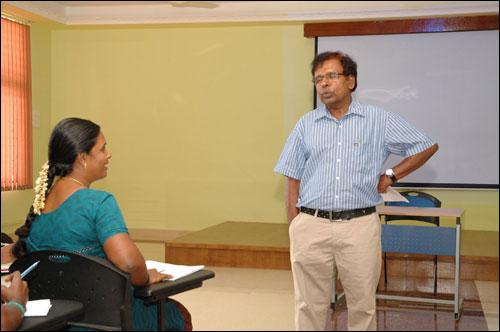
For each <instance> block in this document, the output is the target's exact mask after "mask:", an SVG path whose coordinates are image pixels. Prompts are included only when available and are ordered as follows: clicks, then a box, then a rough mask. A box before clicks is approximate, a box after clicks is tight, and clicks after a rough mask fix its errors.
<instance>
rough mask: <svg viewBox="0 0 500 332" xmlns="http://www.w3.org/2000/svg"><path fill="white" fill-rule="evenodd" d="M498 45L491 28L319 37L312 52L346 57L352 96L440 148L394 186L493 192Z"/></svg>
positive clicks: (390, 162) (395, 159)
mask: <svg viewBox="0 0 500 332" xmlns="http://www.w3.org/2000/svg"><path fill="white" fill-rule="evenodd" d="M498 47H499V45H498V30H490V31H470V32H442V33H419V34H398V35H370V36H342V37H318V39H317V50H316V52H317V53H321V52H324V51H336V50H340V51H342V52H345V53H347V54H349V55H350V56H351V57H352V58H353V59H354V61H356V62H357V64H358V88H357V90H356V91H355V93H354V98H356V99H358V100H359V101H362V102H365V103H369V104H373V105H377V106H381V107H383V108H385V109H386V110H388V111H392V112H397V113H399V114H401V115H402V116H403V117H404V118H406V119H407V120H408V121H410V122H411V123H413V124H414V125H415V126H417V128H420V129H421V130H422V131H424V132H426V133H427V134H428V135H430V136H431V137H432V138H433V139H434V140H435V141H436V142H437V143H438V144H439V147H440V149H439V151H438V152H437V153H436V154H435V155H434V156H433V157H432V158H431V159H430V160H429V161H428V163H427V164H426V165H424V166H423V167H422V168H420V169H419V170H417V171H415V172H414V173H412V174H410V175H409V176H407V177H405V178H404V179H402V181H401V184H400V186H405V187H437V188H443V187H444V188H446V187H449V188H498V173H499V168H498V152H499V143H498V142H499V135H498V128H499V123H498V113H499V105H498V99H499V97H498V96H499V93H498V88H499V86H498V85H499V84H498V82H499V72H498V69H499V68H498V63H499V51H498ZM319 103H320V101H319V100H316V104H319ZM400 160H401V157H398V156H390V157H389V159H388V160H387V162H386V165H387V167H390V166H393V165H395V164H397V163H398V162H399V161H400Z"/></svg>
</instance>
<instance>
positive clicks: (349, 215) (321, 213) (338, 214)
mask: <svg viewBox="0 0 500 332" xmlns="http://www.w3.org/2000/svg"><path fill="white" fill-rule="evenodd" d="M316 211H318V214H316ZM375 211H376V209H375V207H374V206H370V207H367V208H363V209H354V210H344V211H325V210H316V209H310V208H306V207H301V208H300V212H304V213H307V214H310V215H312V216H314V215H316V216H317V217H319V218H325V219H329V220H330V221H333V220H350V219H353V218H358V217H362V216H366V215H368V214H372V213H373V212H375Z"/></svg>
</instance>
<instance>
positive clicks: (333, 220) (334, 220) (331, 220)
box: [328, 210, 342, 222]
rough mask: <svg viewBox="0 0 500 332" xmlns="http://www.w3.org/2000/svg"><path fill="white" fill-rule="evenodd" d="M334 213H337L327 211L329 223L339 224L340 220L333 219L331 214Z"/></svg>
mask: <svg viewBox="0 0 500 332" xmlns="http://www.w3.org/2000/svg"><path fill="white" fill-rule="evenodd" d="M334 212H338V211H332V210H330V211H328V216H329V219H330V222H339V221H342V218H340V219H333V213H334Z"/></svg>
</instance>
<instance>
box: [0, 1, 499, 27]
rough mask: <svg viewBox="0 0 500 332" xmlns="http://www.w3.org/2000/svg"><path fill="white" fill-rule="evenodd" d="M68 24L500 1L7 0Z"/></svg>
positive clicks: (393, 12)
mask: <svg viewBox="0 0 500 332" xmlns="http://www.w3.org/2000/svg"><path fill="white" fill-rule="evenodd" d="M4 4H6V5H7V6H9V7H10V8H12V7H14V8H18V9H21V11H24V12H28V13H32V14H34V15H36V16H41V17H43V18H45V19H49V20H51V21H55V22H58V23H60V24H65V25H95V24H159V23H206V22H264V21H267V22H271V21H273V22H284V21H301V22H304V21H306V22H314V21H336V20H337V21H338V20H361V19H372V18H373V19H375V18H397V17H424V16H442V15H469V14H498V9H499V2H498V1H2V11H4Z"/></svg>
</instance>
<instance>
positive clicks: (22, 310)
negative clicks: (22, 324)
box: [7, 301, 26, 316]
mask: <svg viewBox="0 0 500 332" xmlns="http://www.w3.org/2000/svg"><path fill="white" fill-rule="evenodd" d="M7 304H11V305H14V306H16V307H17V308H18V309H19V310H21V313H22V314H23V316H24V314H25V313H26V308H25V307H24V306H23V305H22V304H21V303H18V302H16V301H9V302H8V303H7Z"/></svg>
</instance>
